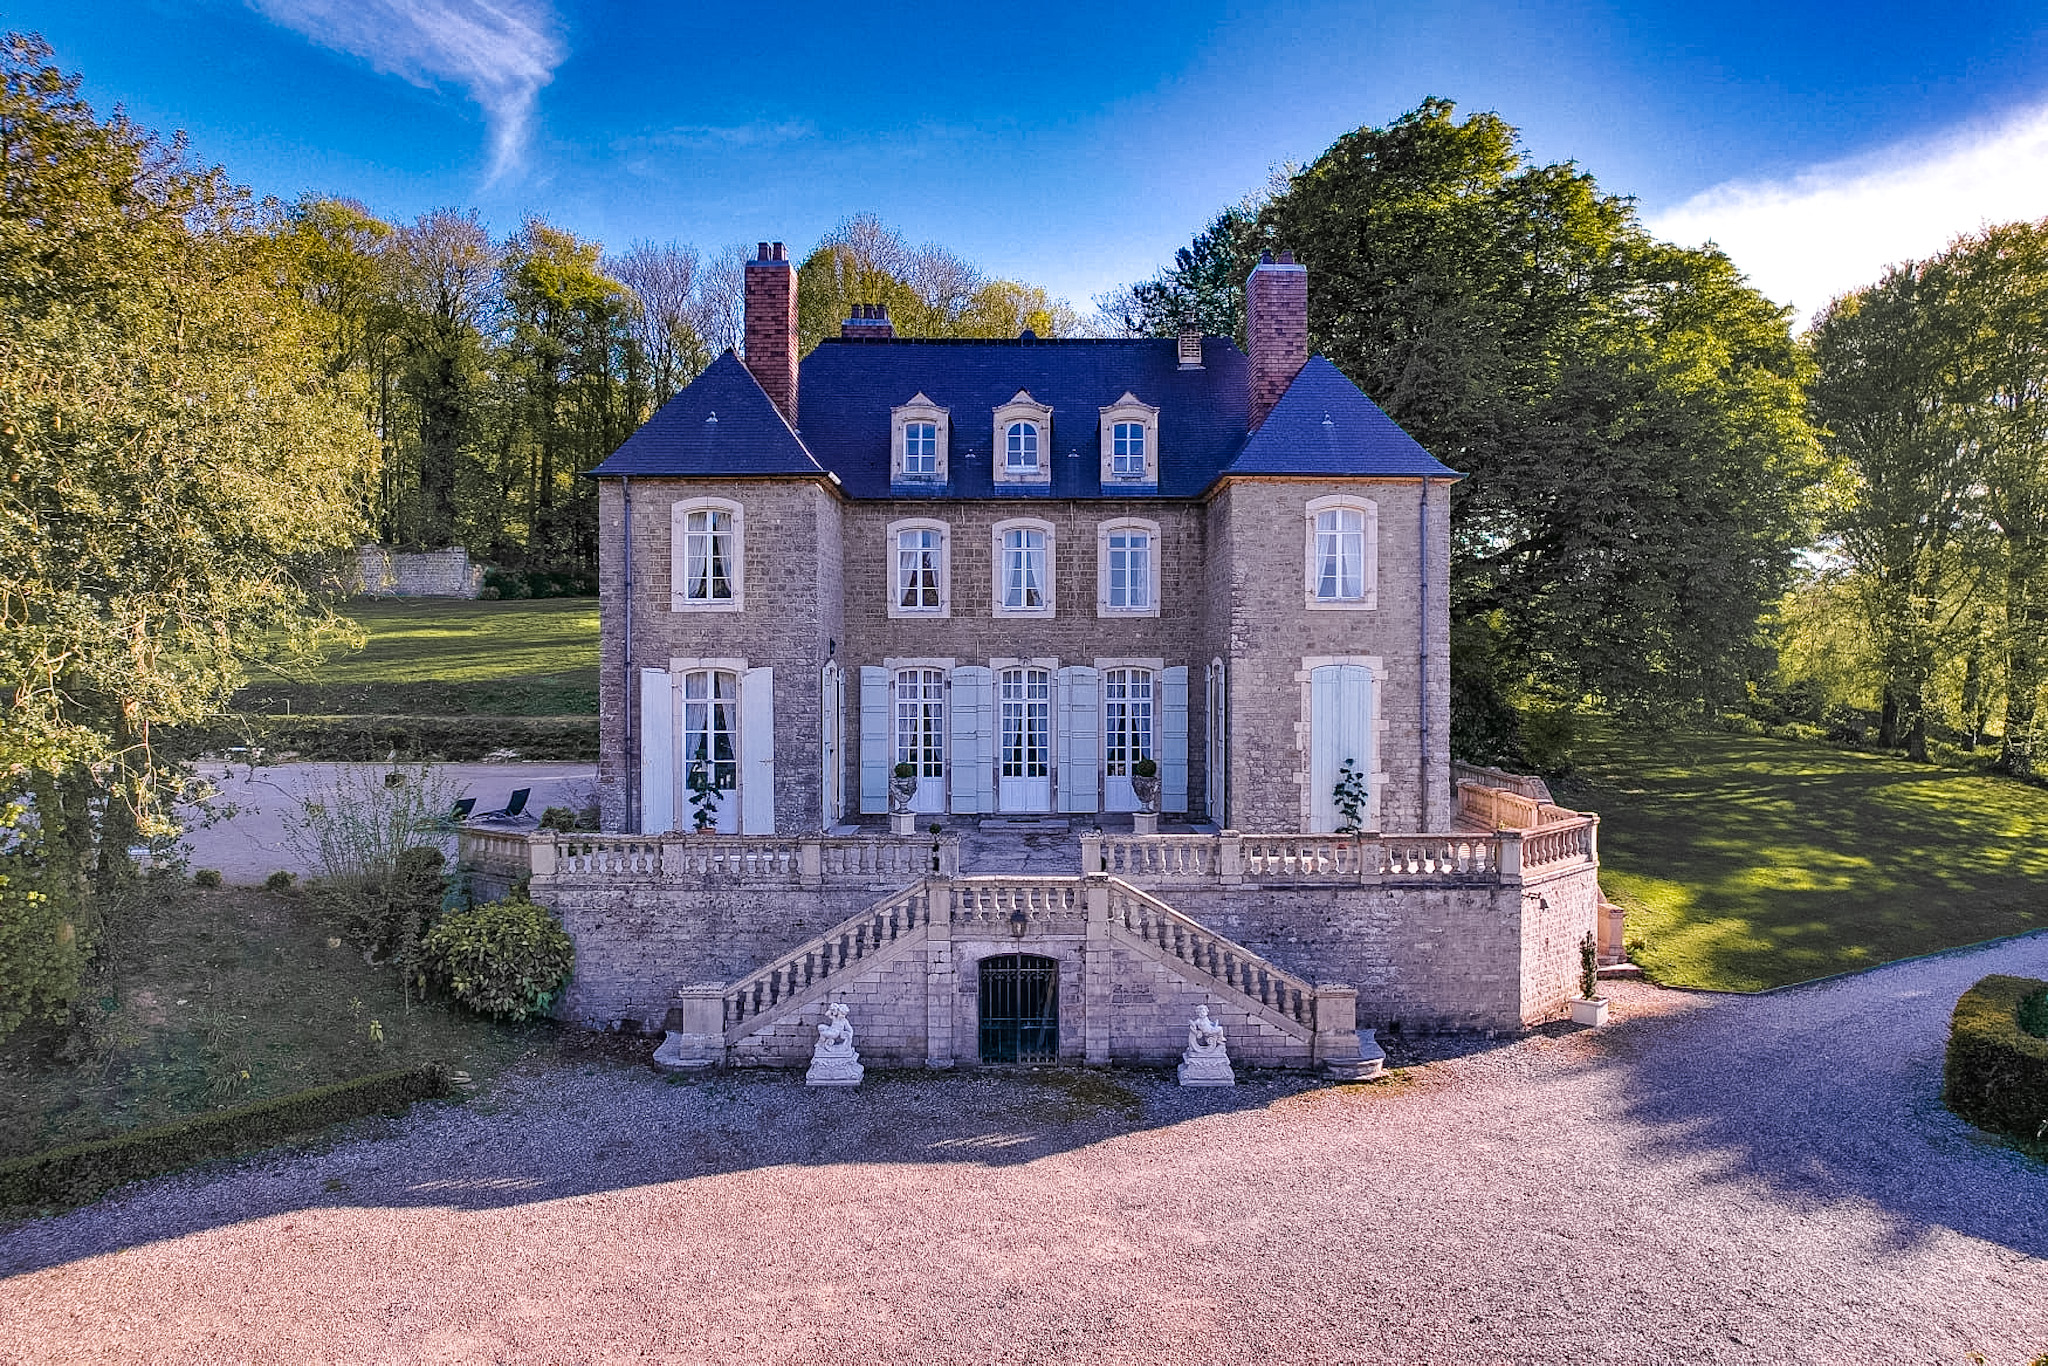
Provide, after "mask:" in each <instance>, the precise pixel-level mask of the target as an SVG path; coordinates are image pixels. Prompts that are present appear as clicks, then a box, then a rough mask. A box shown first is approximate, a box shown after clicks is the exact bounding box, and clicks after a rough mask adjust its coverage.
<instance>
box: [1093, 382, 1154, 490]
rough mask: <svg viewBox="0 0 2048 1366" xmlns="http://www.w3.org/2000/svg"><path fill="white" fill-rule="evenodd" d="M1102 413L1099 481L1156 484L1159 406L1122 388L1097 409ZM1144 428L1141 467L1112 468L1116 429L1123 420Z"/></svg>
mask: <svg viewBox="0 0 2048 1366" xmlns="http://www.w3.org/2000/svg"><path fill="white" fill-rule="evenodd" d="M1099 411H1100V412H1101V415H1102V423H1101V430H1102V483H1103V486H1104V487H1111V486H1122V487H1125V488H1144V487H1146V486H1148V485H1149V486H1151V487H1155V488H1156V487H1157V486H1158V484H1159V409H1158V408H1156V407H1154V406H1153V405H1151V404H1149V403H1145V402H1142V401H1140V400H1139V398H1138V397H1137V395H1135V394H1133V393H1130V392H1129V391H1128V390H1127V391H1125V393H1124V396H1123V397H1122V398H1120V399H1118V400H1117V401H1116V402H1114V403H1112V404H1110V405H1109V406H1108V407H1106V408H1103V409H1100V410H1099ZM1126 422H1129V423H1135V424H1137V425H1138V426H1141V427H1143V428H1144V429H1145V467H1144V469H1143V470H1142V471H1141V472H1139V473H1137V474H1118V473H1117V472H1116V429H1117V427H1118V426H1120V425H1121V424H1123V423H1126Z"/></svg>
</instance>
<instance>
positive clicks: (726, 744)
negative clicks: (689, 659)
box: [676, 669, 740, 835]
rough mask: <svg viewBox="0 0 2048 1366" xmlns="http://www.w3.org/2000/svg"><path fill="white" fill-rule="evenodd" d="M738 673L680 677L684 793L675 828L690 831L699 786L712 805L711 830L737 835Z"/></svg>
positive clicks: (693, 672)
mask: <svg viewBox="0 0 2048 1366" xmlns="http://www.w3.org/2000/svg"><path fill="white" fill-rule="evenodd" d="M739 709H740V689H739V675H738V674H734V673H728V672H727V671H725V670H724V669H692V670H691V671H690V672H688V673H686V674H684V675H683V726H682V736H681V738H682V742H683V762H682V764H681V765H680V766H679V777H680V781H681V784H682V791H681V793H680V794H678V799H677V802H676V815H677V820H676V824H677V826H678V827H680V828H681V829H684V830H694V829H695V828H696V824H697V810H698V806H699V802H698V799H697V792H698V788H699V786H700V785H702V786H703V787H704V788H705V789H706V790H707V791H708V792H709V794H710V796H709V797H708V798H707V800H709V801H711V802H714V803H716V816H715V819H714V820H713V822H712V828H713V829H714V830H716V831H717V832H718V833H719V834H721V835H737V834H738V833H739V832H740V792H739V788H740V755H739Z"/></svg>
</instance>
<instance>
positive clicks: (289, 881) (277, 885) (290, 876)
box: [263, 868, 299, 892]
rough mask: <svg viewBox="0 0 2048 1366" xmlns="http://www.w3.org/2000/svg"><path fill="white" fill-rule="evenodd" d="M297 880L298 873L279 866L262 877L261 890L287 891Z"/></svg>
mask: <svg viewBox="0 0 2048 1366" xmlns="http://www.w3.org/2000/svg"><path fill="white" fill-rule="evenodd" d="M298 880H299V875H298V874H297V873H287V872H286V871H285V870H284V869H282V868H280V869H278V870H277V871H276V872H274V873H272V874H271V875H270V876H269V877H267V878H265V879H263V890H264V891H266V892H289V891H290V890H291V889H292V885H293V884H294V883H296V882H297V881H298Z"/></svg>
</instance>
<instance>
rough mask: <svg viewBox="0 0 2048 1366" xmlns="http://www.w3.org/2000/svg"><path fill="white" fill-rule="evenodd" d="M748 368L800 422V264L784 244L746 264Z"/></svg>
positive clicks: (792, 421) (767, 247)
mask: <svg viewBox="0 0 2048 1366" xmlns="http://www.w3.org/2000/svg"><path fill="white" fill-rule="evenodd" d="M746 274H747V356H746V360H747V369H749V370H751V371H753V373H754V379H755V380H756V381H757V382H758V383H759V384H760V386H761V388H762V389H764V390H766V391H767V394H768V397H769V398H771V399H773V400H774V401H775V406H776V407H777V408H780V409H781V410H782V416H783V417H784V418H785V419H787V420H788V422H789V425H790V426H792V427H794V426H796V267H795V266H793V265H791V264H790V260H789V253H788V251H786V250H784V248H783V245H782V243H780V242H763V243H761V245H760V248H759V249H758V250H757V251H756V252H755V254H754V259H753V260H751V261H749V262H747V272H746Z"/></svg>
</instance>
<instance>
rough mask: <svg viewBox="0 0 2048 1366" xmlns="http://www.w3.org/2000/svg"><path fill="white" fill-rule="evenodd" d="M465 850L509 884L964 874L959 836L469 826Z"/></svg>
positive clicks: (861, 882) (758, 882)
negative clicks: (605, 831) (659, 832)
mask: <svg viewBox="0 0 2048 1366" xmlns="http://www.w3.org/2000/svg"><path fill="white" fill-rule="evenodd" d="M934 844H936V845H937V846H938V847H937V849H936V850H935V849H934V848H933V847H932V846H933V845H934ZM458 845H459V854H458V857H459V859H460V861H461V863H462V865H463V866H464V867H466V868H470V869H472V870H475V871H478V872H482V873H483V874H485V875H486V876H487V877H489V878H491V879H492V880H493V881H500V882H503V883H505V884H506V885H510V884H512V883H514V882H517V881H518V880H519V879H520V878H522V877H530V878H532V879H533V881H534V882H535V883H536V884H538V885H541V886H546V885H548V884H550V883H561V882H589V881H600V882H692V883H703V882H729V883H734V884H737V885H741V886H761V887H801V888H812V887H900V886H902V885H903V884H905V883H908V882H914V881H917V880H919V879H922V878H926V877H932V876H939V877H950V876H952V875H953V874H954V873H957V872H958V871H959V869H960V838H959V836H957V835H947V836H942V837H939V838H937V839H934V838H932V837H930V836H923V835H920V836H917V837H914V838H910V839H900V838H895V837H891V836H844V837H842V836H829V835H806V836H796V837H783V836H775V835H682V834H668V835H603V834H591V833H585V832H582V831H555V830H532V831H507V830H502V829H491V828H489V827H482V826H464V827H462V829H461V831H460V833H459V836H458ZM934 865H936V866H934Z"/></svg>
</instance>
